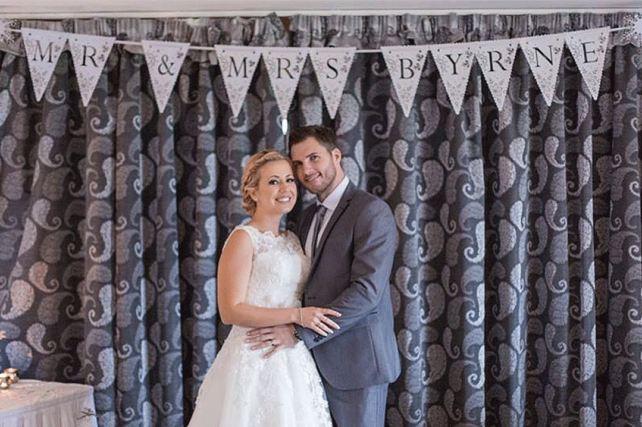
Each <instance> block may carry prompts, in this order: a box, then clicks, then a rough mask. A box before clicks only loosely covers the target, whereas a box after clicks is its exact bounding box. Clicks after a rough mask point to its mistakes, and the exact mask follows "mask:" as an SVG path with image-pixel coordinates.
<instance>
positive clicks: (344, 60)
mask: <svg viewBox="0 0 642 427" xmlns="http://www.w3.org/2000/svg"><path fill="white" fill-rule="evenodd" d="M356 50H357V49H356V48H354V47H345V48H344V47H327V48H315V49H310V59H311V60H312V65H313V66H314V72H315V73H316V75H317V80H318V81H319V85H320V86H321V93H322V94H323V99H324V100H325V106H326V108H327V109H328V113H329V114H330V118H331V119H334V117H335V116H336V114H337V109H338V108H339V104H340V103H341V96H342V95H343V88H344V87H345V84H346V80H347V78H348V73H350V67H351V66H352V60H353V59H354V53H355V52H356Z"/></svg>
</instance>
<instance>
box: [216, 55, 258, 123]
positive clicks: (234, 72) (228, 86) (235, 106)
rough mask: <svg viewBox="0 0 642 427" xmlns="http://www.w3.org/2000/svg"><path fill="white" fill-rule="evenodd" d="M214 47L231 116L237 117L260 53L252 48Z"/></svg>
mask: <svg viewBox="0 0 642 427" xmlns="http://www.w3.org/2000/svg"><path fill="white" fill-rule="evenodd" d="M214 47H215V49H216V56H217V58H218V63H219V65H220V67H221V74H222V75H223V83H224V84H225V91H226V92H227V98H228V99H229V100H230V107H232V114H233V115H234V117H237V116H238V115H239V113H240V112H241V108H243V103H244V101H245V95H247V90H248V89H249V87H250V83H252V77H253V76H254V70H256V66H257V65H258V63H259V59H260V57H261V51H260V50H259V49H257V48H256V47H253V46H223V45H216V46H214Z"/></svg>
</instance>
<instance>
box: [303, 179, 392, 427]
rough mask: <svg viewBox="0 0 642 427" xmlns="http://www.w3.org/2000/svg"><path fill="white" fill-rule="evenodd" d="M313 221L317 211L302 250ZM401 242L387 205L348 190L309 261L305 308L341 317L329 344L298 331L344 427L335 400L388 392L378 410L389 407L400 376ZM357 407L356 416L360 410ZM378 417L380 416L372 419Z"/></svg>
mask: <svg viewBox="0 0 642 427" xmlns="http://www.w3.org/2000/svg"><path fill="white" fill-rule="evenodd" d="M314 214H315V206H314V205H313V206H310V207H308V208H307V209H306V210H305V211H304V212H303V214H302V215H301V220H300V221H299V223H298V224H297V230H296V231H297V234H298V235H299V237H300V238H301V241H302V243H303V244H305V239H306V237H307V236H308V231H309V229H310V224H311V222H312V220H313V217H314ZM396 239H397V233H396V229H395V222H394V217H393V216H392V212H391V211H390V208H389V207H388V205H386V204H385V203H384V202H383V201H382V200H381V199H379V198H377V197H375V196H373V195H371V194H369V193H367V192H365V191H363V190H360V189H357V188H356V187H355V186H354V185H353V184H352V183H349V184H348V187H347V188H346V190H345V192H344V194H343V196H342V197H341V200H340V202H339V205H338V206H337V208H336V209H335V211H334V212H333V214H332V216H331V218H330V219H329V221H328V223H327V225H326V227H325V230H324V231H323V234H322V235H321V237H320V240H319V243H318V246H317V250H316V255H315V257H314V259H313V260H312V267H311V271H310V276H309V278H308V282H307V286H306V288H305V294H304V298H303V303H304V305H313V306H321V307H328V308H332V309H334V310H336V311H338V312H340V313H341V317H338V318H334V319H333V320H335V321H336V322H337V323H338V324H339V326H340V329H338V330H335V331H334V333H332V334H328V336H327V337H323V336H321V335H317V334H316V333H315V332H313V331H312V330H310V329H306V328H300V327H297V329H298V334H299V336H300V337H301V339H303V341H304V342H305V344H306V346H307V347H308V348H310V349H311V350H312V354H313V356H314V359H315V360H316V362H317V365H318V367H319V371H320V372H321V375H322V377H323V379H324V382H325V383H326V393H327V394H328V401H329V403H330V409H331V411H332V415H333V417H334V418H335V421H336V422H337V423H338V425H339V426H344V425H350V424H349V423H351V422H353V421H346V422H344V421H342V420H341V419H340V418H342V417H343V415H342V414H341V413H340V411H337V410H334V408H333V396H332V393H335V392H336V393H337V394H341V396H339V397H337V399H341V400H343V401H344V402H345V399H346V396H350V393H348V394H343V393H342V391H344V390H345V391H347V390H356V389H364V388H367V387H371V386H374V385H383V387H385V388H383V389H382V390H383V402H380V405H379V406H380V407H383V408H385V391H386V390H387V384H388V383H390V382H392V381H394V380H395V379H396V378H397V377H398V376H399V372H400V363H399V353H398V350H397V344H396V339H395V334H394V328H393V315H392V303H391V300H390V273H391V270H392V263H393V258H394V253H395V247H396ZM328 384H329V386H330V387H328V386H327V385H328ZM335 389H336V390H335ZM380 394H381V393H380ZM348 399H349V397H348ZM378 399H379V400H381V398H378ZM362 400H366V402H354V405H368V404H369V402H368V401H369V400H372V398H365V399H362ZM370 403H372V402H370ZM351 404H352V402H351ZM354 408H355V409H354V410H355V411H356V406H355V407H354ZM367 410H370V409H367ZM372 410H376V408H373V409H372ZM348 415H349V414H348ZM374 416H375V415H373V417H374ZM380 418H382V414H381V415H376V418H372V419H380ZM377 423H379V422H378V421H377ZM381 423H383V421H381ZM371 426H372V425H371Z"/></svg>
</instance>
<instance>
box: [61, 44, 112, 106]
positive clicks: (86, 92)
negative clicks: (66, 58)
mask: <svg viewBox="0 0 642 427" xmlns="http://www.w3.org/2000/svg"><path fill="white" fill-rule="evenodd" d="M115 40H116V38H115V37H100V36H89V35H85V34H70V35H69V49H70V50H71V57H72V58H73V60H74V67H75V68H76V79H77V80H78V88H79V89H80V96H81V97H82V105H84V106H85V107H86V106H87V105H88V104H89V100H90V99H91V95H92V94H93V93H94V89H95V88H96V84H97V83H98V79H99V78H100V75H101V74H102V72H103V68H104V67H105V63H106V62H107V58H109V53H110V52H111V48H112V46H113V45H114V41H115Z"/></svg>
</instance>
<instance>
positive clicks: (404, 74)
mask: <svg viewBox="0 0 642 427" xmlns="http://www.w3.org/2000/svg"><path fill="white" fill-rule="evenodd" d="M381 53H383V58H384V59H385V61H386V66H387V67H388V72H389V73H390V78H391V79H392V85H393V86H394V88H395V91H396V92H397V98H398V99H399V103H400V104H401V109H402V110H403V113H404V115H405V116H406V117H408V115H410V110H411V109H412V104H413V102H414V100H415V94H416V93H417V86H418V85H419V78H420V77H421V72H422V70H423V69H424V63H425V62H426V56H428V47H427V46H385V47H381Z"/></svg>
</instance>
